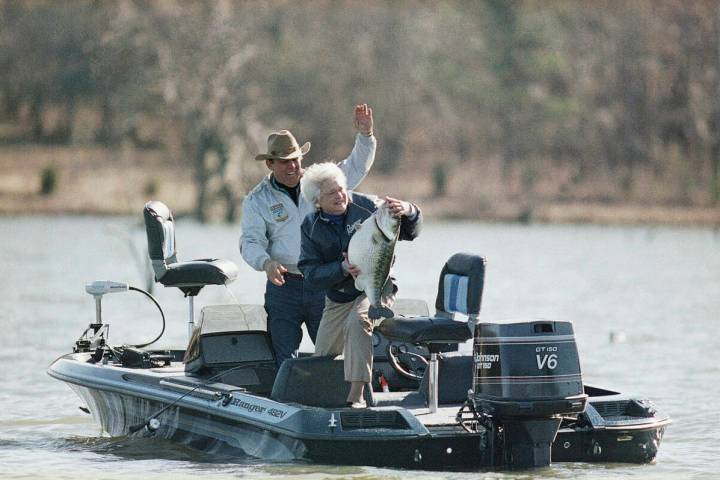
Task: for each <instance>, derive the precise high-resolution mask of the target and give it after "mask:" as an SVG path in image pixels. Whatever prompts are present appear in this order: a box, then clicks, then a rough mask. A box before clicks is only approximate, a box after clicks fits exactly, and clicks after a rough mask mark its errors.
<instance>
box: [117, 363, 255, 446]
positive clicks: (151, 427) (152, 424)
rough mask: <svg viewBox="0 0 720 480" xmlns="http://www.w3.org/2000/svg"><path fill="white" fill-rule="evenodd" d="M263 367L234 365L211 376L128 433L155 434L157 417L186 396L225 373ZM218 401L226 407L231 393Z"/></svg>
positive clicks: (220, 397)
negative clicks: (145, 431)
mask: <svg viewBox="0 0 720 480" xmlns="http://www.w3.org/2000/svg"><path fill="white" fill-rule="evenodd" d="M263 366H264V364H262V363H249V364H244V365H236V366H234V367H232V368H229V369H227V370H223V371H222V372H220V373H218V374H216V375H213V376H212V377H210V378H208V379H207V380H205V381H204V382H203V383H199V384H197V385H195V386H194V387H193V388H191V389H190V390H188V391H187V392H185V393H183V394H182V395H180V396H179V397H178V398H176V399H175V400H173V401H172V402H171V403H170V404H168V405H165V406H164V407H162V408H161V409H160V410H158V411H157V412H155V413H154V414H152V415H150V416H149V417H148V418H147V419H146V420H145V421H144V422H142V423H138V424H135V425H131V426H130V428H129V430H130V433H135V432H138V431H139V430H142V429H143V428H146V429H147V430H148V431H149V432H155V431H156V430H157V429H158V428H160V420H158V417H160V415H162V414H163V413H165V412H166V411H168V410H169V409H170V408H172V407H174V406H175V405H177V404H178V402H179V401H180V400H182V399H183V398H185V397H187V396H188V395H190V394H191V393H193V392H195V391H197V389H198V388H200V387H207V386H208V385H209V384H210V382H212V381H213V380H216V379H218V378H220V377H221V376H223V375H225V374H226V373H230V372H233V371H235V370H240V369H242V368H250V367H263ZM241 390H245V389H243V388H238V391H241ZM219 399H222V400H221V401H222V404H223V406H226V405H227V404H228V403H230V401H231V400H232V399H233V395H232V393H231V392H226V393H222V394H219Z"/></svg>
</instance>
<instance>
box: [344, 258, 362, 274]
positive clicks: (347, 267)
mask: <svg viewBox="0 0 720 480" xmlns="http://www.w3.org/2000/svg"><path fill="white" fill-rule="evenodd" d="M343 259H344V260H343V262H342V269H343V271H344V272H345V273H349V274H350V275H352V277H353V278H357V276H358V275H360V267H358V266H357V265H353V264H352V263H350V262H349V261H348V256H347V252H343Z"/></svg>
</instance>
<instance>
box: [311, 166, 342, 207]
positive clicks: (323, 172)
mask: <svg viewBox="0 0 720 480" xmlns="http://www.w3.org/2000/svg"><path fill="white" fill-rule="evenodd" d="M329 181H335V182H336V183H337V184H338V185H340V186H341V187H343V188H345V189H347V179H346V178H345V174H344V173H343V171H342V170H340V167H338V166H337V165H335V164H334V163H332V162H324V163H316V164H314V165H310V166H309V167H308V168H306V169H305V172H304V173H303V176H302V178H301V179H300V191H301V192H302V196H303V197H305V200H307V201H308V202H310V203H312V204H313V205H317V203H318V199H319V198H320V191H321V190H322V186H323V184H325V183H326V182H329Z"/></svg>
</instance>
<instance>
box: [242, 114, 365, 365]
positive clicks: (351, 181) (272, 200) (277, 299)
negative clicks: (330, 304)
mask: <svg viewBox="0 0 720 480" xmlns="http://www.w3.org/2000/svg"><path fill="white" fill-rule="evenodd" d="M353 124H354V126H355V129H356V130H357V132H358V133H357V135H356V137H355V146H354V147H353V150H352V152H351V153H350V156H349V157H348V158H346V159H345V160H343V161H342V162H340V163H339V164H338V166H339V167H340V169H341V170H342V171H343V173H344V174H345V175H346V177H347V183H348V188H355V187H357V185H359V184H360V182H361V181H362V180H363V179H364V178H365V175H367V173H368V171H369V170H370V167H371V166H372V164H373V161H374V160H375V149H376V145H377V142H376V140H375V137H374V136H373V115H372V109H371V108H370V107H368V106H367V105H366V104H363V105H357V106H356V107H355V118H354V122H353ZM267 148H268V150H267V153H262V154H259V155H257V156H256V157H255V160H258V161H264V162H265V165H266V166H267V167H268V169H269V170H270V173H269V175H268V176H267V177H265V178H264V179H263V180H262V181H261V182H260V183H259V184H258V185H257V186H256V187H255V188H254V189H253V190H252V191H251V192H250V194H248V196H247V197H246V198H245V202H244V203H243V216H242V221H241V224H240V225H241V228H242V234H241V236H240V253H241V254H242V257H243V259H244V260H245V261H246V262H247V263H248V265H250V266H251V267H252V268H254V269H255V270H258V271H264V272H265V275H266V276H267V284H266V287H265V310H266V311H267V313H268V331H269V332H270V337H271V338H272V344H273V350H274V351H275V358H276V360H277V364H278V366H280V365H281V364H282V362H283V361H284V360H285V359H286V358H290V357H291V356H293V355H294V353H295V351H296V350H297V349H298V347H299V346H300V341H301V340H302V330H301V326H302V324H303V323H305V326H306V328H307V330H308V333H309V334H310V338H311V339H312V341H313V343H315V336H316V334H317V330H318V326H319V325H320V318H321V317H322V312H323V308H324V305H325V291H323V290H313V289H312V288H310V287H309V286H308V285H307V284H306V283H305V282H304V280H303V276H302V274H301V273H300V270H298V267H297V263H298V259H299V257H300V225H301V223H302V221H303V219H304V218H305V216H306V215H307V214H309V213H312V212H314V211H315V205H313V204H311V203H310V202H308V201H307V200H305V199H304V198H303V196H302V195H301V194H300V178H301V177H302V174H303V168H302V161H303V156H304V155H306V154H307V153H308V151H309V150H310V142H306V143H305V144H304V145H303V146H302V147H301V146H300V145H299V144H298V142H297V140H296V139H295V137H294V136H293V134H292V133H290V132H289V131H287V130H281V131H279V132H273V133H271V134H270V136H269V137H268V147H267Z"/></svg>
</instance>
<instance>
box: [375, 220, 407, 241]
mask: <svg viewBox="0 0 720 480" xmlns="http://www.w3.org/2000/svg"><path fill="white" fill-rule="evenodd" d="M375 226H377V228H378V230H379V231H380V233H381V234H382V236H383V237H385V240H387V241H388V242H392V241H393V240H395V239H396V238H397V237H396V236H390V235H389V234H388V232H386V231H385V230H383V226H382V225H380V222H378V219H377V216H376V217H375ZM399 231H400V230H398V232H399ZM373 240H374V239H373Z"/></svg>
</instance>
